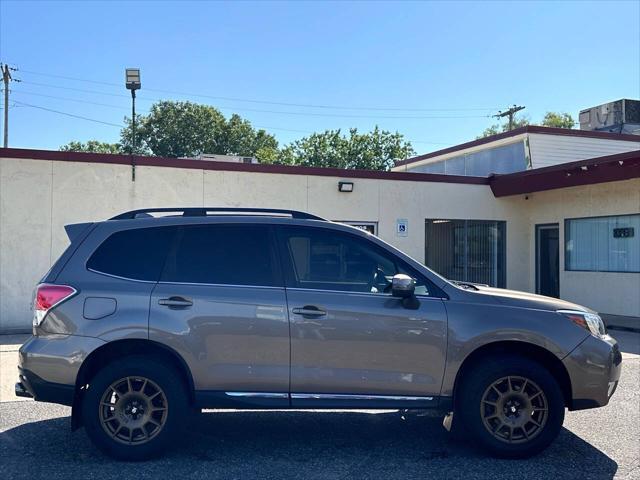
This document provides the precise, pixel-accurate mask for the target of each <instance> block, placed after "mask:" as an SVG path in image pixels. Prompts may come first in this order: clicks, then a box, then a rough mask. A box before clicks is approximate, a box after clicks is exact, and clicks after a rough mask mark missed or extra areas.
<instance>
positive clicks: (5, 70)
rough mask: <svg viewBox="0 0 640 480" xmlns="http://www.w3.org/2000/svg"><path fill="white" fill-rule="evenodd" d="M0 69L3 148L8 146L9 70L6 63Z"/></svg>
mask: <svg viewBox="0 0 640 480" xmlns="http://www.w3.org/2000/svg"><path fill="white" fill-rule="evenodd" d="M0 69H1V70H2V81H3V82H4V148H7V147H8V146H9V81H10V80H11V72H10V71H9V65H7V64H6V63H5V64H4V65H1V66H0Z"/></svg>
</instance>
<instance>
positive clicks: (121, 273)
mask: <svg viewBox="0 0 640 480" xmlns="http://www.w3.org/2000/svg"><path fill="white" fill-rule="evenodd" d="M175 231H176V229H175V227H153V228H136V229H132V230H123V231H120V232H116V233H114V234H112V235H111V236H109V237H108V238H107V239H106V240H105V241H104V242H102V244H101V245H100V246H99V247H98V248H97V249H96V251H95V252H94V253H93V255H91V257H90V258H89V260H88V261H87V268H88V269H89V270H93V271H95V272H99V273H106V274H108V275H115V276H117V277H124V278H130V279H133V280H146V281H153V282H155V281H157V280H158V279H159V278H160V273H161V272H162V268H163V266H164V262H165V259H166V257H167V253H168V251H169V247H170V244H171V242H172V240H173V237H174V234H175Z"/></svg>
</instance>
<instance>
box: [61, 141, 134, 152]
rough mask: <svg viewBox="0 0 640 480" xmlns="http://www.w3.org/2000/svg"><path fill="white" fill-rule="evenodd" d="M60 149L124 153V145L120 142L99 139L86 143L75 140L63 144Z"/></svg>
mask: <svg viewBox="0 0 640 480" xmlns="http://www.w3.org/2000/svg"><path fill="white" fill-rule="evenodd" d="M60 150H61V151H63V152H90V153H122V146H121V145H120V144H119V143H107V142H100V141H98V140H89V141H88V142H86V143H82V142H76V141H73V142H69V143H67V144H66V145H62V146H61V147H60Z"/></svg>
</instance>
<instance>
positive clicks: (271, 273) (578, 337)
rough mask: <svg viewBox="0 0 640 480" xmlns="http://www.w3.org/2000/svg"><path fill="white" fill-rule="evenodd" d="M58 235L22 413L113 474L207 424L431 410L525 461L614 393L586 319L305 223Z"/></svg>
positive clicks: (159, 217)
mask: <svg viewBox="0 0 640 480" xmlns="http://www.w3.org/2000/svg"><path fill="white" fill-rule="evenodd" d="M66 230H67V233H68V235H69V239H70V241H71V243H70V245H69V247H68V248H67V250H66V251H65V252H64V253H63V255H62V256H61V257H60V259H59V260H58V261H57V262H56V263H55V264H54V265H53V267H52V268H51V270H50V271H49V272H48V273H47V274H46V275H45V276H44V278H43V279H42V281H41V283H40V284H39V285H38V286H37V287H36V291H35V300H34V319H33V336H32V337H31V338H30V339H29V340H28V341H27V342H26V343H25V344H24V345H23V346H22V347H21V349H20V359H19V369H20V370H19V372H20V377H19V382H18V383H17V384H16V394H17V395H19V396H29V397H33V398H35V399H36V400H39V401H44V402H55V403H61V404H64V405H71V406H72V407H73V410H72V427H73V428H74V429H75V428H78V427H80V426H84V428H85V430H86V432H87V434H88V435H89V437H90V438H91V440H92V441H93V442H94V443H95V444H96V445H97V446H98V447H99V448H100V449H101V450H103V451H104V452H106V453H107V454H109V455H112V456H114V457H117V458H121V459H144V458H149V457H151V456H154V455H157V454H159V453H160V452H161V451H163V450H164V449H165V448H166V447H167V446H168V445H170V444H171V443H174V442H176V441H177V440H176V439H177V438H179V437H178V435H179V432H180V429H181V428H182V427H183V426H184V425H185V424H186V423H187V421H188V420H189V418H190V416H191V415H193V414H194V412H199V411H200V409H202V408H237V409H256V408H260V409H287V408H294V409H356V408H357V409H363V408H366V409H436V410H439V411H441V412H443V414H447V418H446V420H448V421H447V422H446V423H447V424H448V425H451V420H452V419H455V422H454V423H455V425H456V428H458V427H457V426H458V425H460V428H464V429H465V430H466V431H467V432H468V433H469V434H470V435H471V436H472V437H473V438H474V439H475V441H476V442H477V444H479V445H481V446H482V447H484V448H485V449H486V450H488V451H489V452H490V453H492V454H494V455H498V456H503V457H525V456H530V455H533V454H535V453H537V452H539V451H541V450H542V449H544V448H545V447H546V446H547V445H549V443H550V442H552V441H553V439H554V438H555V437H556V436H557V434H558V432H559V431H560V428H561V426H562V422H563V419H564V412H565V408H568V409H569V410H579V409H585V408H594V407H601V406H604V405H606V404H607V403H608V402H609V398H610V397H611V395H612V394H613V392H614V391H615V389H616V386H617V383H618V379H619V377H620V368H621V355H620V352H619V349H618V346H617V343H616V341H615V340H614V339H613V338H612V337H610V336H609V335H608V334H607V332H606V330H605V328H604V325H603V322H602V320H601V319H600V317H599V316H598V315H597V314H596V313H595V312H593V311H591V310H589V309H587V308H585V307H581V306H579V305H574V304H572V303H568V302H565V301H562V300H558V299H556V298H547V297H541V296H536V295H531V294H527V293H522V292H515V291H508V290H503V289H498V288H490V287H487V286H482V285H474V284H467V283H459V282H452V281H448V280H446V279H444V278H442V277H440V276H439V275H437V274H436V273H434V272H432V271H431V270H429V269H428V268H426V267H425V266H424V265H422V264H420V263H419V262H416V261H415V260H413V259H411V258H410V257H408V256H407V255H405V254H403V253H402V252H400V251H398V250H396V249H395V248H393V247H392V246H390V245H388V244H387V243H385V242H383V241H382V240H380V239H379V238H377V237H375V236H372V235H370V234H368V233H366V232H363V231H361V230H358V229H356V228H353V227H349V226H346V225H342V224H338V223H333V222H330V221H327V220H324V219H322V218H318V217H316V216H313V215H310V214H307V213H302V212H296V211H289V210H273V209H259V208H255V209H231V208H211V209H209V208H185V209H182V208H177V209H176V208H174V209H168V208H164V209H160V208H156V209H147V210H136V211H132V212H127V213H123V214H121V215H118V216H117V217H114V218H112V219H110V220H108V221H103V222H97V223H85V224H77V225H69V226H67V227H66ZM451 412H453V413H451Z"/></svg>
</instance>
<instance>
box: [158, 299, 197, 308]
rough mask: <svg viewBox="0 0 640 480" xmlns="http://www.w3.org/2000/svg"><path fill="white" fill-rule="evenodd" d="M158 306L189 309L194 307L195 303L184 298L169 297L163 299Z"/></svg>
mask: <svg viewBox="0 0 640 480" xmlns="http://www.w3.org/2000/svg"><path fill="white" fill-rule="evenodd" d="M158 304H159V305H163V306H165V307H169V308H188V307H190V306H191V305H193V302H192V301H191V300H188V299H186V298H184V297H169V298H161V299H160V300H158Z"/></svg>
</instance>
